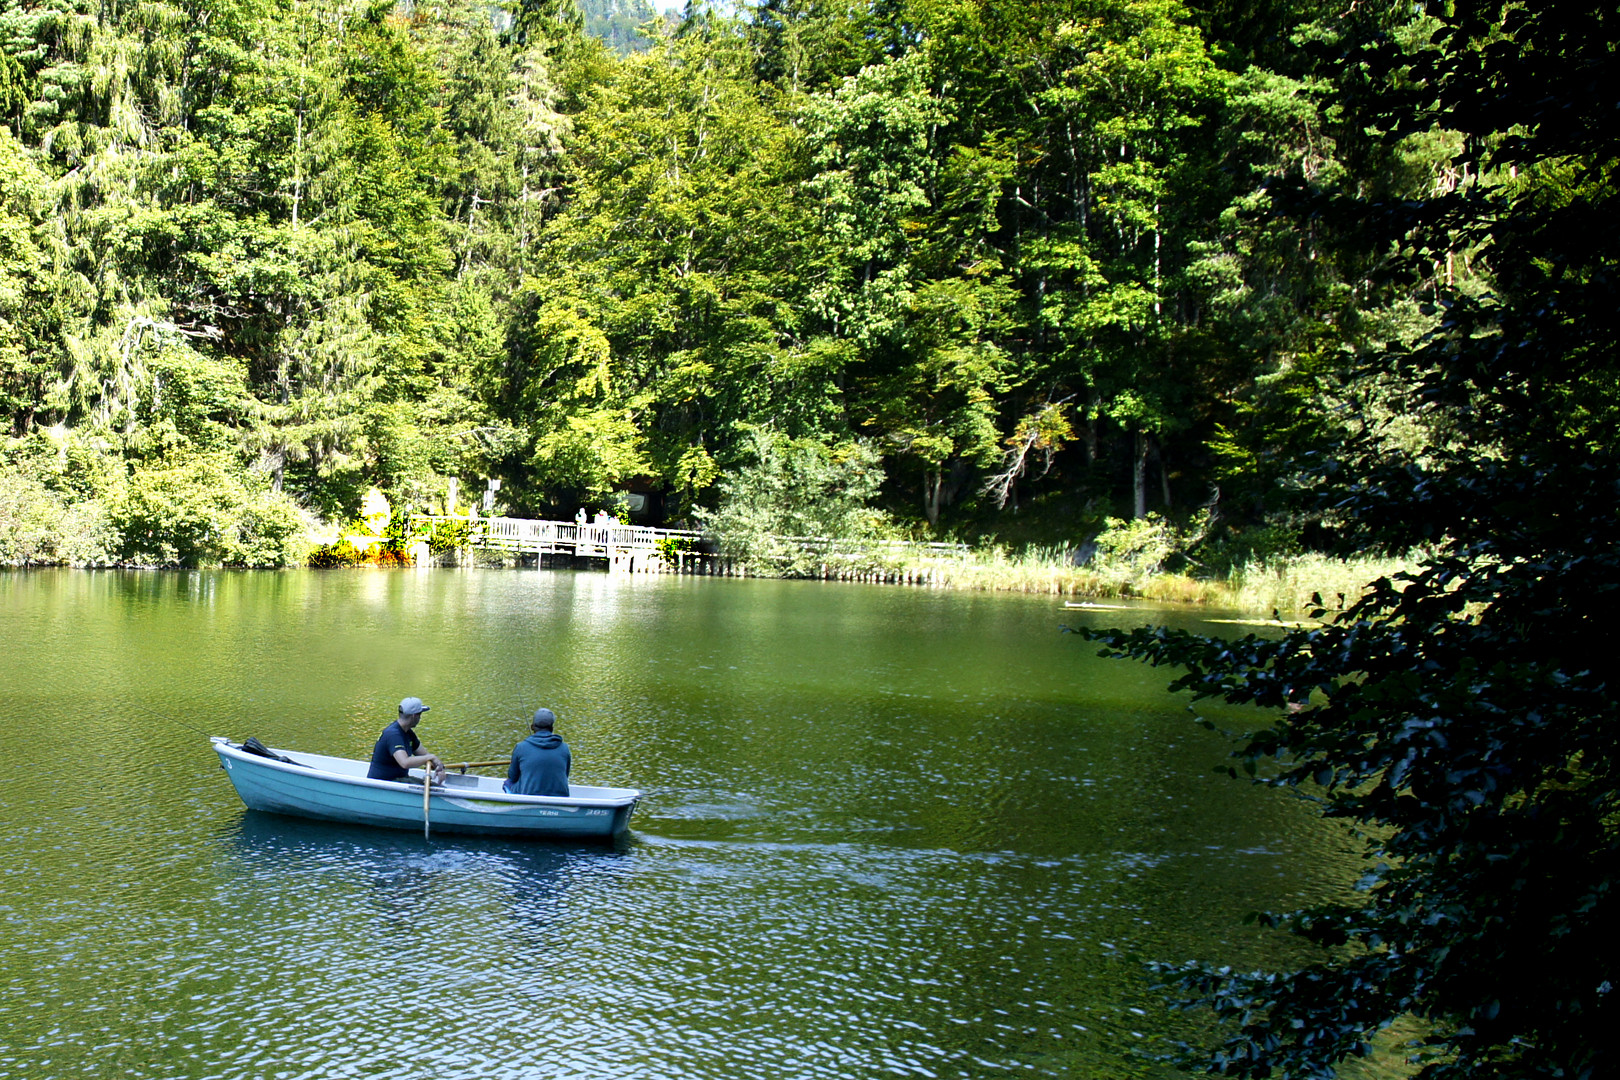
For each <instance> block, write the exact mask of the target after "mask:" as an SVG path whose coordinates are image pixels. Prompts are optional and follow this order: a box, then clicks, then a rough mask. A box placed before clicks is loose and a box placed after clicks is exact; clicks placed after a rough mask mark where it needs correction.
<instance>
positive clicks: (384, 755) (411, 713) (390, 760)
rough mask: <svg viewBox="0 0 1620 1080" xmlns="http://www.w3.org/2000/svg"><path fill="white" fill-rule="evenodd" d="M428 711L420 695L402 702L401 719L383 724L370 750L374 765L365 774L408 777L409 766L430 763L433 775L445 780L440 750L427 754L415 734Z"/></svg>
mask: <svg viewBox="0 0 1620 1080" xmlns="http://www.w3.org/2000/svg"><path fill="white" fill-rule="evenodd" d="M427 711H428V706H426V705H424V704H422V699H421V698H417V697H408V698H406V699H405V700H404V701H402V702H400V703H399V719H398V720H395V721H394V722H393V723H392V724H389V725H388V726H387V727H385V728H383V733H382V735H381V736H380V737H379V738H378V739H377V745H376V746H375V747H373V748H372V750H371V768H370V769H369V770H367V772H366V776H368V777H370V778H371V779H373V780H409V779H410V775H409V772H408V771H407V770H410V769H413V768H417V767H423V768H425V767H427V766H429V765H431V766H433V778H434V779H435V780H438V781H440V782H441V783H442V782H443V781H444V762H442V761H440V760H439V755H437V754H424V753H423V752H422V740H421V739H418V738H417V737H416V731H415V728H416V725H417V723H418V722H419V721H420V720H421V719H422V714H423V713H425V712H427Z"/></svg>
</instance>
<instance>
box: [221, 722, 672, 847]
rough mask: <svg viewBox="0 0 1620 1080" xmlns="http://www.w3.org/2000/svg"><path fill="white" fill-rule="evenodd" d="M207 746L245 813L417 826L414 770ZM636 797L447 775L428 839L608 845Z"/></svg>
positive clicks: (430, 809) (627, 792)
mask: <svg viewBox="0 0 1620 1080" xmlns="http://www.w3.org/2000/svg"><path fill="white" fill-rule="evenodd" d="M210 741H211V742H212V743H213V746H214V750H215V752H216V753H218V754H219V763H220V766H221V767H222V768H224V770H225V774H226V775H227V776H229V777H230V780H231V784H232V786H234V787H235V788H236V793H237V795H239V796H241V799H242V802H243V803H245V804H246V805H247V806H248V808H249V809H252V810H264V811H268V812H270V813H273V814H291V815H294V816H296V817H306V818H315V819H318V820H321V821H336V822H342V823H344V824H348V825H374V826H378V827H380V828H385V829H421V828H422V827H423V808H422V778H421V774H420V772H417V773H415V774H414V779H413V782H411V783H408V784H407V783H396V782H394V781H390V780H370V779H367V778H366V769H367V763H366V762H364V761H354V760H352V759H349V758H333V757H325V756H323V755H320V754H289V753H288V752H287V751H285V750H277V751H275V752H276V753H278V754H281V755H282V756H284V757H289V758H291V759H292V761H293V762H294V764H287V763H285V762H281V761H275V760H273V759H270V758H266V757H261V756H259V755H257V754H251V753H249V752H248V751H246V750H243V749H242V748H241V747H240V746H237V745H236V744H234V743H232V742H231V741H230V740H229V739H225V738H221V737H219V736H215V737H213V738H212V739H211V740H210ZM640 797H641V792H639V791H634V790H631V789H629V788H603V787H586V786H583V785H578V784H574V785H570V786H569V795H568V797H567V798H561V797H558V798H548V797H545V796H540V795H508V794H507V793H505V792H504V791H502V790H501V782H500V780H498V779H495V778H493V777H487V776H455V775H452V776H449V777H446V783H445V785H444V786H442V787H435V788H433V790H432V792H431V794H430V795H429V796H428V806H427V824H428V828H429V830H430V833H457V834H462V835H471V836H504V837H509V838H512V839H562V840H604V841H606V840H612V839H613V838H614V837H616V836H619V835H621V834H622V833H623V832H624V831H625V830H626V829H628V828H629V827H630V814H631V812H632V811H634V810H635V807H636V800H637V799H639V798H640Z"/></svg>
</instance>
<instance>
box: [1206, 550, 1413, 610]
mask: <svg viewBox="0 0 1620 1080" xmlns="http://www.w3.org/2000/svg"><path fill="white" fill-rule="evenodd" d="M1418 558H1419V557H1418V555H1417V554H1415V553H1414V554H1411V555H1408V556H1406V557H1405V558H1399V559H1396V558H1377V557H1370V556H1369V557H1361V558H1356V559H1348V560H1346V559H1334V558H1330V557H1328V556H1326V555H1317V554H1303V555H1291V556H1288V557H1286V558H1281V559H1271V560H1268V561H1265V562H1255V563H1250V564H1248V565H1246V566H1242V567H1239V568H1236V569H1234V570H1233V571H1232V574H1231V576H1230V577H1229V578H1228V579H1227V581H1226V587H1227V589H1228V590H1229V591H1230V593H1231V601H1230V603H1231V605H1232V606H1233V607H1239V608H1244V609H1246V610H1250V611H1283V612H1300V611H1305V610H1307V609H1309V608H1311V607H1314V606H1315V601H1313V600H1312V595H1313V594H1315V595H1319V596H1320V597H1321V598H1322V603H1323V605H1324V606H1325V607H1327V608H1328V609H1329V610H1333V609H1335V608H1339V607H1348V606H1349V605H1350V604H1353V603H1355V602H1356V600H1357V599H1358V598H1359V597H1360V596H1361V594H1362V593H1363V592H1365V591H1366V588H1367V586H1368V585H1369V584H1370V583H1371V582H1374V581H1376V580H1378V579H1379V578H1381V577H1391V576H1393V575H1395V574H1398V573H1400V572H1401V571H1403V570H1412V569H1415V568H1416V567H1417V564H1418Z"/></svg>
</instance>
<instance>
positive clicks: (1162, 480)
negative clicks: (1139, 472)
mask: <svg viewBox="0 0 1620 1080" xmlns="http://www.w3.org/2000/svg"><path fill="white" fill-rule="evenodd" d="M1153 441H1154V444H1155V445H1156V446H1157V447H1158V448H1159V491H1160V493H1161V494H1162V495H1163V496H1164V512H1165V513H1167V514H1168V513H1170V511H1171V510H1172V509H1174V508H1173V507H1172V506H1171V505H1170V466H1168V465H1166V464H1165V461H1164V437H1163V436H1160V437H1159V438H1157V439H1154V440H1153Z"/></svg>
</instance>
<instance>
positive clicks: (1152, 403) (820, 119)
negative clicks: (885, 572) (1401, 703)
mask: <svg viewBox="0 0 1620 1080" xmlns="http://www.w3.org/2000/svg"><path fill="white" fill-rule="evenodd" d="M650 11H651V9H650V7H647V6H646V5H645V4H644V3H643V4H640V5H636V4H628V3H614V4H600V3H598V4H593V5H588V11H586V12H582V10H581V9H580V8H578V7H576V6H575V5H574V3H573V0H525V2H524V3H522V4H521V5H520V6H517V7H513V8H509V9H507V8H502V7H500V6H499V5H491V4H489V3H487V2H484V0H479V2H463V0H447V2H444V3H436V4H428V3H422V2H420V0H418V2H415V3H407V2H404V0H400V2H394V0H384V2H376V3H369V4H368V3H363V2H350V0H184V2H167V0H163V2H159V0H121V2H116V3H108V2H99V0H98V2H97V3H90V2H88V0H45V2H38V0H27V2H22V0H0V114H3V116H4V123H3V125H0V412H3V414H4V419H5V427H7V428H9V431H8V432H7V438H6V439H5V441H4V442H3V443H0V548H3V550H0V557H3V560H4V561H11V562H17V561H53V560H55V561H70V562H71V561H78V562H97V561H102V562H105V561H136V562H145V563H149V564H150V563H159V564H163V563H190V562H199V561H201V562H208V561H213V562H223V563H226V564H246V565H255V564H261V565H262V564H275V563H277V562H283V561H288V560H290V559H295V558H296V553H295V551H294V549H295V548H296V536H297V534H298V533H299V530H300V524H299V523H300V521H305V520H308V519H309V517H310V516H313V517H316V518H319V519H321V520H325V521H332V522H338V521H343V520H346V519H350V518H352V517H353V516H354V515H355V514H356V512H357V510H358V506H359V501H360V499H361V497H362V495H363V493H364V492H365V491H366V490H367V489H368V488H370V487H372V486H377V487H380V488H381V489H382V490H384V491H385V492H386V493H388V494H389V495H390V496H391V497H392V498H393V500H394V501H395V503H396V505H401V506H409V507H421V508H426V507H428V506H430V505H436V500H437V501H438V502H442V499H443V497H444V492H445V489H446V483H445V481H446V480H447V479H448V478H450V477H457V478H459V479H460V481H461V490H463V491H466V490H473V491H481V490H482V489H483V487H484V483H483V481H484V479H485V478H500V479H501V480H502V482H503V484H502V487H501V499H502V501H503V502H502V505H503V507H504V509H506V510H507V511H508V512H510V513H513V514H520V515H533V516H540V515H556V514H559V513H561V514H563V515H565V516H569V517H571V516H572V513H573V510H574V509H575V508H576V507H577V506H579V505H582V504H584V505H592V506H597V505H605V506H609V507H614V506H622V500H623V498H624V494H625V493H626V492H627V491H631V490H637V491H647V492H651V493H653V494H655V495H656V496H658V498H656V499H654V500H651V501H650V505H653V506H656V507H659V508H660V510H661V513H662V516H663V518H664V519H665V520H668V521H690V520H693V516H694V513H696V512H698V511H700V510H704V509H707V510H711V511H712V510H713V509H714V507H715V504H716V503H717V501H719V500H721V498H722V497H723V496H724V495H725V494H726V493H727V492H732V493H736V492H739V491H741V490H742V489H745V488H746V487H747V485H748V483H749V479H750V477H751V476H752V475H754V474H755V473H757V472H758V471H759V470H761V469H762V467H763V466H762V461H763V460H764V459H765V458H770V459H772V461H773V462H774V465H773V467H774V468H776V469H782V468H787V469H789V470H790V471H791V470H795V469H796V470H798V471H800V472H813V473H816V474H817V475H825V474H830V475H832V476H834V477H835V478H836V476H837V474H838V472H839V470H840V469H844V468H846V467H847V468H849V469H852V470H854V471H856V472H858V473H859V475H860V477H861V483H862V484H867V481H868V480H869V479H870V478H871V477H873V476H874V475H875V476H877V477H878V478H879V482H878V483H876V484H867V486H868V487H870V488H871V490H872V493H873V494H872V498H871V510H872V514H871V518H872V520H878V521H882V522H886V523H888V524H889V526H890V527H892V528H893V529H895V530H897V531H905V532H909V533H910V534H912V535H919V536H922V535H956V536H966V537H972V536H976V535H983V534H985V533H998V534H1000V535H1002V536H1004V537H1005V536H1012V537H1017V536H1023V537H1039V538H1072V539H1078V538H1081V537H1084V536H1085V535H1088V534H1089V533H1090V532H1094V531H1095V529H1096V528H1097V526H1098V523H1099V522H1101V521H1102V520H1103V519H1105V518H1107V517H1109V516H1115V517H1121V518H1130V517H1141V516H1142V515H1144V514H1146V513H1148V512H1155V513H1159V514H1164V515H1166V516H1169V517H1176V516H1177V515H1188V514H1190V513H1192V512H1195V511H1200V510H1202V511H1204V513H1205V516H1204V518H1203V520H1204V521H1205V522H1207V523H1213V526H1212V527H1211V529H1210V531H1209V535H1210V536H1211V537H1213V538H1214V539H1215V540H1216V541H1218V542H1223V543H1228V544H1231V545H1236V546H1237V547H1239V548H1243V549H1244V550H1258V551H1261V552H1267V551H1281V552H1286V551H1289V550H1294V549H1297V548H1298V547H1299V546H1300V545H1316V544H1322V543H1325V542H1327V540H1328V539H1330V538H1331V536H1332V535H1333V533H1334V529H1335V522H1334V520H1333V515H1332V514H1331V513H1327V514H1324V513H1322V512H1321V511H1319V510H1317V509H1313V507H1312V504H1311V502H1310V500H1309V498H1308V496H1309V495H1310V492H1309V491H1308V490H1305V485H1303V484H1302V483H1301V482H1300V480H1299V476H1300V474H1299V471H1298V468H1297V464H1296V463H1297V460H1298V459H1299V457H1300V455H1302V454H1306V453H1309V452H1311V451H1314V450H1318V449H1321V448H1324V447H1328V446H1331V445H1334V444H1335V443H1337V442H1338V441H1340V440H1342V439H1344V438H1346V437H1350V436H1353V435H1354V434H1355V433H1356V432H1357V431H1358V430H1359V429H1360V428H1361V427H1364V426H1365V425H1366V424H1367V423H1368V422H1369V419H1368V418H1369V417H1373V418H1376V420H1377V422H1379V423H1382V424H1387V425H1389V426H1390V427H1391V429H1392V430H1396V431H1398V432H1399V435H1400V438H1401V440H1402V444H1403V445H1404V446H1406V447H1407V448H1408V449H1409V450H1410V452H1411V453H1413V454H1414V455H1421V454H1423V453H1425V452H1427V451H1428V450H1429V449H1430V448H1432V447H1435V446H1437V445H1440V444H1441V443H1443V441H1444V438H1445V432H1444V430H1443V426H1444V425H1443V423H1440V424H1439V427H1438V428H1437V423H1438V422H1437V421H1436V420H1435V418H1434V416H1432V415H1429V414H1425V413H1421V412H1412V411H1410V410H1406V409H1405V408H1404V407H1403V406H1402V405H1401V404H1400V402H1401V400H1402V391H1403V389H1404V387H1403V386H1402V384H1401V379H1400V377H1399V375H1398V374H1397V373H1395V372H1392V371H1389V372H1386V371H1378V370H1372V369H1369V367H1368V365H1366V364H1365V363H1364V359H1365V357H1366V356H1368V355H1370V354H1372V353H1374V352H1376V351H1377V350H1378V349H1381V348H1382V347H1383V346H1384V345H1386V344H1387V343H1389V342H1391V341H1398V342H1406V343H1411V342H1414V341H1416V340H1417V339H1418V338H1419V337H1420V336H1421V335H1422V334H1423V332H1424V331H1425V330H1427V329H1429V328H1430V327H1432V326H1433V325H1434V324H1435V315H1434V314H1433V312H1434V309H1433V307H1432V306H1426V305H1428V304H1429V302H1430V301H1432V300H1433V299H1434V298H1435V297H1436V295H1437V290H1440V289H1447V290H1450V291H1452V292H1460V293H1464V294H1466V293H1468V291H1469V290H1471V289H1472V290H1476V291H1477V290H1478V289H1480V288H1483V287H1484V285H1483V283H1482V279H1481V278H1480V277H1478V276H1477V275H1479V273H1480V271H1479V270H1478V268H1477V267H1476V266H1475V259H1474V257H1473V254H1474V253H1473V250H1472V249H1471V247H1470V242H1469V240H1468V238H1467V237H1464V236H1459V237H1458V238H1457V240H1456V243H1455V245H1454V247H1453V248H1452V249H1448V250H1445V251H1436V252H1433V253H1432V255H1433V257H1432V259H1431V260H1430V261H1429V262H1427V263H1425V264H1423V265H1421V266H1415V265H1414V264H1412V263H1411V262H1410V261H1408V262H1407V263H1406V264H1403V272H1401V273H1390V272H1388V266H1389V264H1390V260H1391V259H1392V257H1393V256H1394V255H1395V254H1397V253H1398V250H1399V246H1400V245H1399V242H1398V237H1395V236H1392V235H1388V234H1374V233H1372V232H1369V231H1367V230H1363V229H1361V228H1359V227H1358V225H1357V223H1356V222H1354V221H1352V220H1349V219H1336V218H1334V217H1332V216H1327V215H1316V216H1306V217H1294V218H1290V217H1287V216H1284V215H1282V214H1280V213H1279V210H1281V209H1286V206H1284V204H1285V203H1298V202H1300V200H1302V199H1307V198H1308V197H1309V196H1310V195H1311V194H1312V193H1313V192H1314V193H1322V192H1335V193H1340V194H1344V195H1347V196H1350V197H1353V198H1355V199H1359V200H1362V201H1364V202H1370V203H1380V202H1389V201H1396V202H1398V201H1400V200H1407V199H1417V198H1423V197H1427V196H1430V195H1432V194H1434V193H1435V192H1438V191H1449V190H1458V189H1466V188H1468V187H1469V186H1470V185H1489V184H1494V183H1499V182H1501V181H1502V178H1501V177H1497V176H1494V175H1491V174H1489V173H1483V174H1482V173H1480V172H1478V171H1471V170H1470V168H1469V166H1468V165H1467V164H1466V161H1467V160H1468V159H1467V158H1466V157H1465V155H1464V154H1463V145H1462V140H1461V138H1460V137H1459V136H1457V135H1456V134H1455V133H1454V132H1452V131H1450V130H1448V129H1447V128H1446V127H1445V126H1444V125H1443V124H1441V123H1438V122H1436V123H1433V124H1431V125H1429V126H1428V127H1427V128H1425V129H1424V130H1420V131H1411V132H1405V133H1402V134H1401V135H1400V137H1398V138H1389V137H1385V136H1384V135H1383V134H1382V133H1381V132H1380V130H1378V129H1377V128H1375V127H1371V126H1369V125H1368V124H1367V123H1366V122H1365V119H1364V118H1362V117H1360V116H1359V115H1358V114H1357V111H1356V106H1355V104H1354V100H1355V95H1356V94H1357V93H1359V92H1361V91H1362V90H1363V89H1364V87H1362V83H1363V82H1364V81H1365V80H1366V78H1367V76H1366V75H1365V73H1364V71H1362V70H1361V69H1359V68H1358V67H1357V66H1356V65H1347V64H1345V63H1343V62H1342V59H1341V58H1342V56H1343V55H1344V52H1345V50H1346V49H1347V48H1348V47H1349V46H1350V44H1351V43H1355V42H1363V41H1367V40H1371V39H1373V38H1377V39H1378V40H1381V41H1385V42H1387V43H1388V47H1389V48H1393V49H1396V50H1398V51H1401V52H1403V53H1404V54H1410V56H1411V57H1412V58H1413V59H1414V61H1415V60H1416V59H1417V58H1420V57H1421V56H1422V55H1423V54H1424V51H1425V50H1426V49H1429V48H1430V47H1431V46H1430V45H1429V44H1428V42H1429V39H1430V37H1431V36H1432V34H1433V31H1434V29H1435V27H1436V26H1437V25H1438V22H1437V19H1436V17H1435V16H1432V15H1427V14H1424V13H1423V12H1422V10H1421V6H1420V7H1419V9H1417V10H1416V11H1414V8H1413V7H1411V6H1410V5H1405V4H1401V5H1396V4H1388V5H1384V4H1374V5H1350V6H1349V7H1348V8H1347V7H1346V6H1345V5H1342V4H1326V3H1320V2H1317V0H1275V2H1260V3H1244V4H1237V3H1229V2H1227V0H1207V2H1205V3H1203V4H1193V5H1190V6H1184V5H1183V4H1182V3H1179V2H1177V0H1030V2H1021V3H1017V4H1002V3H990V2H986V0H766V2H764V3H762V4H760V5H758V6H757V7H752V8H746V9H744V12H743V17H741V18H733V17H729V16H728V17H721V16H719V15H715V14H713V13H712V12H711V11H710V10H709V9H707V8H705V7H704V6H703V5H699V4H693V5H689V6H688V7H687V9H686V13H685V16H684V18H681V19H671V20H668V21H653V22H649V23H646V24H644V25H643V30H644V31H645V33H646V34H647V35H649V36H650V37H649V40H650V43H651V44H650V47H648V48H644V49H637V48H635V47H634V46H633V45H632V44H628V43H626V42H624V41H622V40H621V41H619V42H617V43H616V47H610V46H609V45H608V44H605V43H604V42H603V41H601V40H599V38H597V37H593V36H592V35H591V34H590V33H588V32H587V23H588V22H589V23H591V24H593V25H597V26H598V27H599V32H601V33H607V31H606V30H603V29H601V27H605V26H607V24H608V23H609V22H614V21H615V20H617V22H616V23H615V25H618V24H619V23H623V22H624V21H625V20H626V19H627V18H629V17H633V16H634V15H635V14H636V13H637V12H642V13H644V14H645V13H650ZM587 14H588V15H589V18H587ZM643 44H646V42H643ZM1426 312H1427V314H1426ZM874 468H875V469H876V470H877V472H876V473H874V472H873V469H874ZM863 490H864V489H863ZM1245 545H1246V547H1245Z"/></svg>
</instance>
